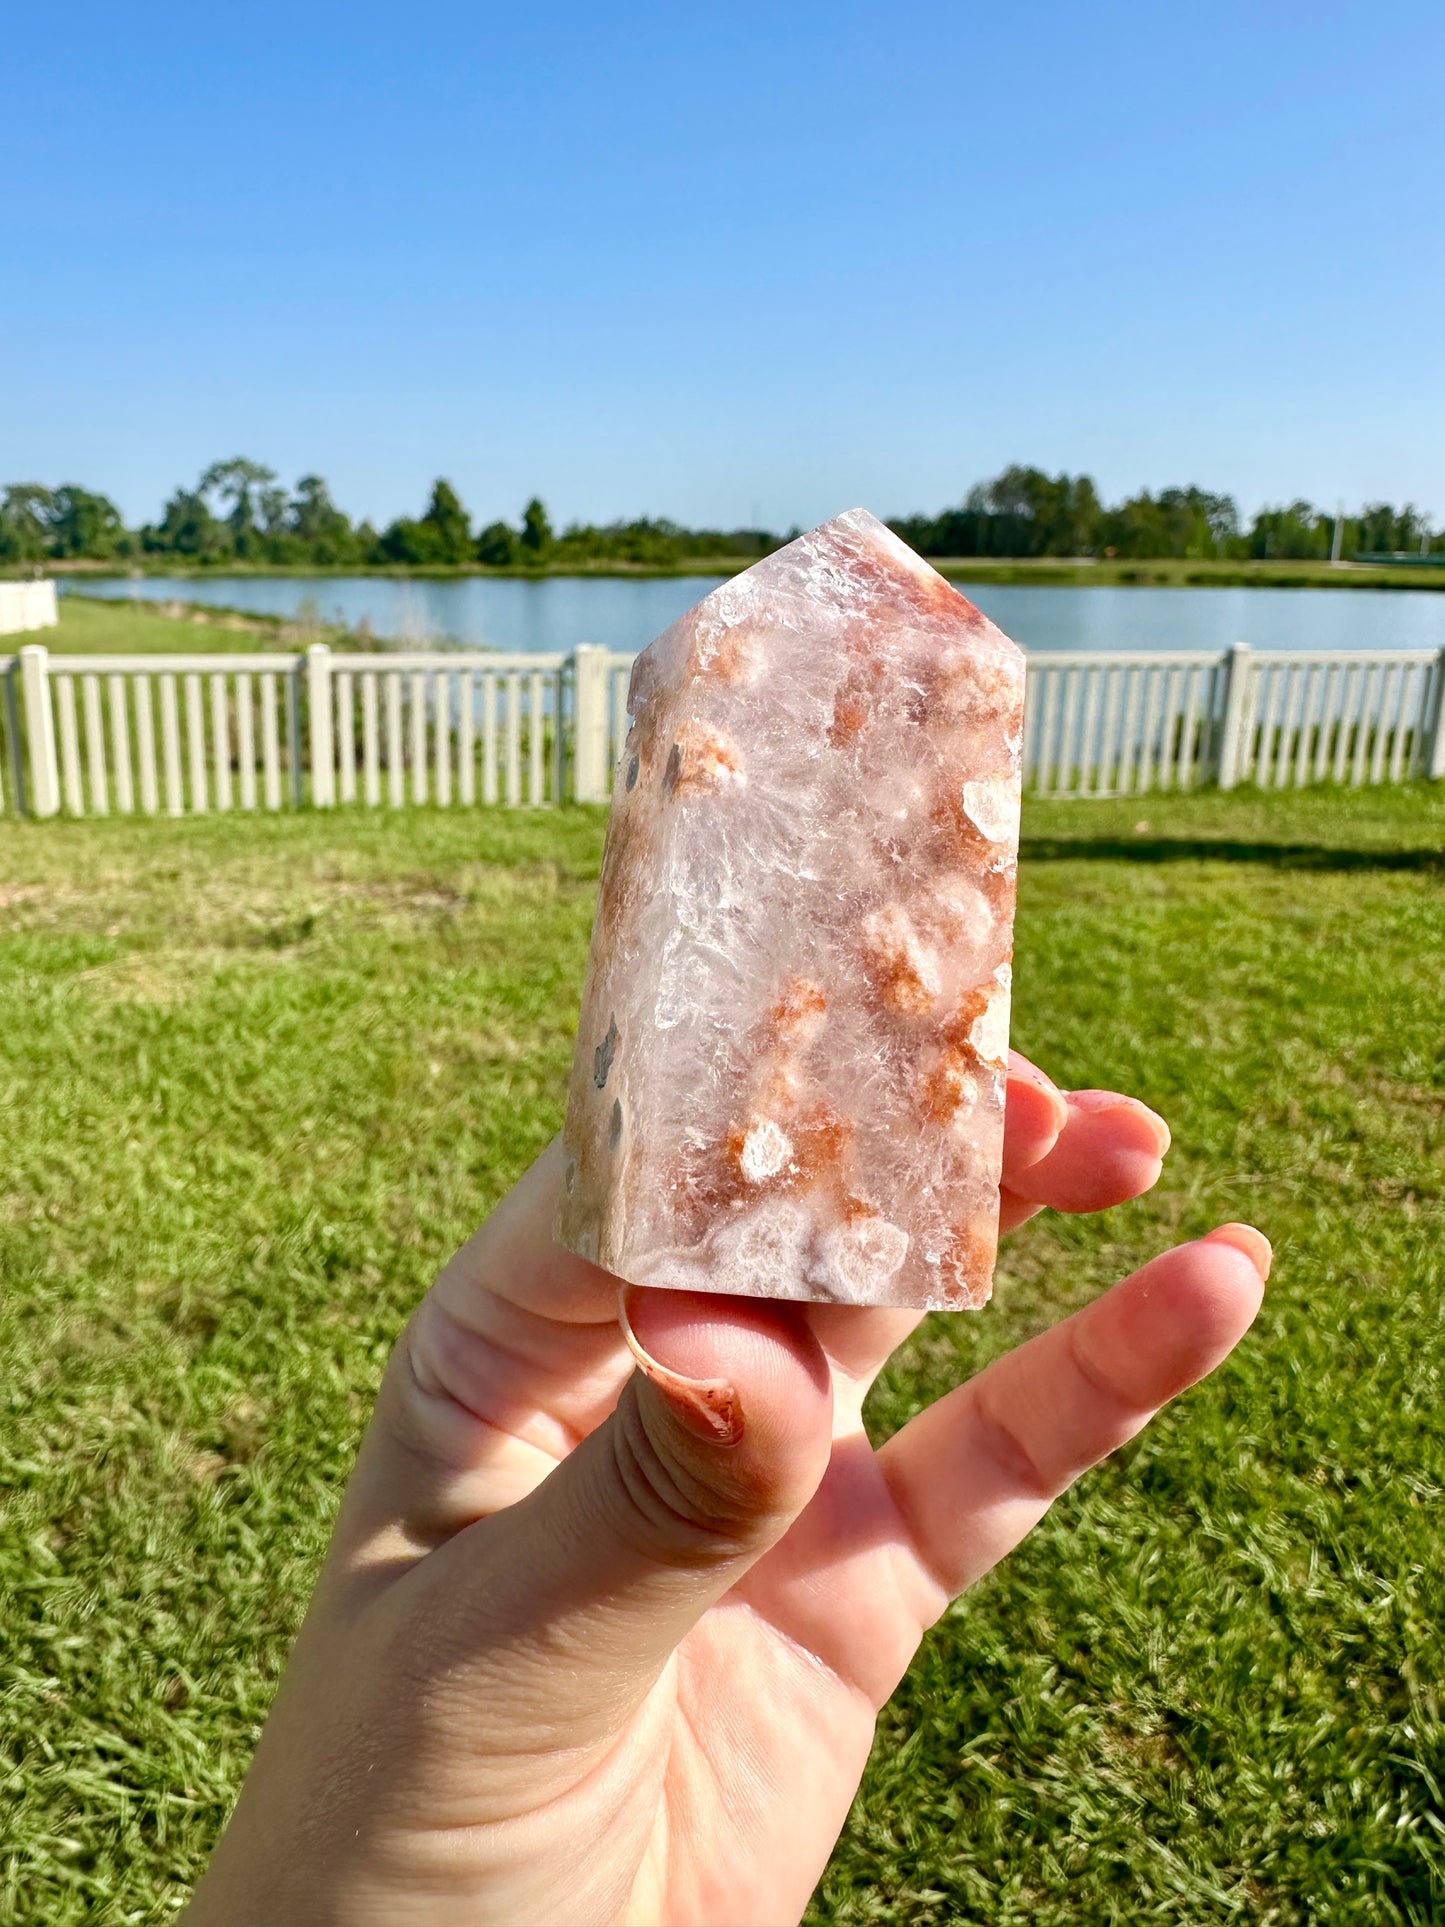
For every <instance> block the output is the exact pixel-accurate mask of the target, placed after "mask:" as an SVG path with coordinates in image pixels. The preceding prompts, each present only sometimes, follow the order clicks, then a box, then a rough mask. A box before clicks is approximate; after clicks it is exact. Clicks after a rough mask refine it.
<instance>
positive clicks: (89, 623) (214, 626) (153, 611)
mask: <svg viewBox="0 0 1445 1927" xmlns="http://www.w3.org/2000/svg"><path fill="white" fill-rule="evenodd" d="M165 608H170V609H171V610H172V611H173V612H174V613H172V614H169V615H166V614H162V610H163V609H165ZM59 610H60V621H59V623H58V624H57V625H56V627H55V628H53V629H37V630H36V631H34V633H33V634H29V635H20V636H4V637H0V653H3V652H4V651H5V650H14V649H18V648H19V647H20V645H21V644H22V643H26V642H40V643H43V644H44V645H45V647H46V648H47V649H51V650H53V651H55V653H56V654H57V655H67V656H89V655H102V654H105V655H110V654H117V655H126V656H165V655H173V654H176V653H178V652H179V653H187V654H214V655H220V654H221V653H223V652H224V653H226V654H231V653H233V652H235V651H237V650H239V651H240V652H241V653H243V654H254V653H255V652H256V651H258V650H270V649H279V650H281V651H283V652H285V651H294V650H297V649H304V648H305V647H306V644H307V643H308V642H337V641H341V640H344V641H345V643H346V645H347V646H348V647H350V648H355V647H356V646H357V644H356V640H355V638H354V637H347V636H345V634H344V631H341V630H339V629H336V628H335V627H332V626H328V625H326V624H312V625H310V626H309V627H308V626H305V625H302V624H299V623H283V622H279V621H273V620H272V619H271V618H270V617H268V616H243V615H237V614H234V613H232V612H229V611H226V610H207V609H202V608H199V607H192V606H190V605H184V606H183V605H182V604H180V603H172V604H164V603H162V604H156V603H145V602H136V603H130V602H102V601H100V600H98V599H92V598H90V597H86V596H83V595H80V596H74V595H67V596H61V598H60V604H59Z"/></svg>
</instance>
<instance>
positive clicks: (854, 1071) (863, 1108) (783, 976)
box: [558, 509, 1023, 1307]
mask: <svg viewBox="0 0 1445 1927" xmlns="http://www.w3.org/2000/svg"><path fill="white" fill-rule="evenodd" d="M630 709H631V713H632V717H633V723H632V728H631V732H630V734H629V736H628V739H627V745H626V749H625V751H624V754H623V756H622V760H621V764H620V766H619V769H618V774H617V784H616V793H615V796H614V800H613V806H612V820H611V824H610V826H609V829H608V835H607V852H606V857H605V859H604V863H603V872H602V890H601V897H600V901H599V903H598V909H597V921H596V926H595V928H594V930H593V934H592V954H591V959H590V962H589V966H588V973H587V985H586V990H585V993H584V996H583V1004H582V1020H581V1031H580V1035H579V1037H578V1044H577V1057H576V1064H575V1067H574V1070H573V1076H572V1088H571V1100H570V1105H569V1109H568V1115H567V1129H566V1145H567V1177H566V1186H567V1188H566V1196H565V1199H564V1202H563V1206H562V1211H561V1216H560V1220H559V1226H558V1233H559V1236H560V1238H561V1239H562V1241H563V1243H565V1244H567V1245H568V1246H570V1247H571V1248H572V1249H573V1250H575V1251H579V1252H581V1253H583V1255H584V1256H586V1257H589V1258H593V1259H595V1260H596V1261H597V1262H598V1263H600V1264H603V1265H605V1266H607V1267H608V1268H609V1269H610V1270H611V1271H614V1272H616V1273H617V1274H618V1275H619V1276H620V1277H622V1278H625V1279H628V1280H630V1281H631V1282H633V1283H635V1284H639V1285H665V1286H674V1287H681V1288H687V1289H691V1290H700V1291H726V1292H741V1293H745V1294H747V1295H750V1296H754V1297H767V1298H798V1299H815V1300H842V1301H845V1302H848V1303H853V1304H874V1305H877V1304H886V1305H913V1306H933V1307H936V1306H963V1305H977V1304H981V1303H982V1302H983V1300H984V1299H985V1298H987V1296H988V1292H989V1286H990V1281H991V1278H992V1272H993V1261H994V1253H995V1248H996V1244H997V1235H998V1184H999V1168H1000V1158H1001V1153H1002V1145H1003V1103H1004V1076H1005V1060H1006V1056H1007V1051H1008V1009H1009V983H1010V969H1009V965H1010V958H1011V956H1012V948H1013V909H1014V884H1015V876H1016V870H1017V856H1018V817H1019V769H1020V762H1019V758H1020V748H1021V740H1020V738H1021V730H1022V721H1023V658H1022V656H1021V655H1020V653H1019V651H1018V650H1017V649H1016V648H1015V647H1014V645H1013V644H1012V643H1011V642H1010V641H1009V640H1008V638H1007V637H1006V636H1004V635H1002V634H1001V633H1000V631H999V630H997V629H996V628H995V627H994V626H993V624H992V623H990V622H989V621H987V620H986V618H985V617H984V616H982V615H981V614H980V613H979V612H978V610H977V609H975V608H974V607H973V606H972V604H971V603H969V602H967V601H965V599H964V598H963V597H962V596H961V595H959V593H958V592H957V590H955V589H953V588H951V587H950V586H949V584H948V583H947V582H945V581H944V580H943V578H942V577H941V576H940V575H938V574H936V573H935V572H934V570H932V569H930V568H929V567H928V565H927V564H926V563H925V562H923V561H921V560H920V559H919V557H918V556H916V555H914V554H913V552H912V550H910V549H909V548H907V547H906V546H905V545H904V544H903V543H902V542H900V541H899V540H898V538H897V537H896V536H895V535H893V534H892V533H891V532H890V531H889V530H888V529H886V528H885V527H884V526H883V525H882V524H881V523H880V522H877V521H875V520H874V518H873V517H872V516H871V515H869V514H867V513H866V511H864V510H862V509H855V510H853V511H851V512H850V513H849V514H847V515H840V516H838V517H837V519H836V520H835V521H832V522H828V523H825V524H824V526H823V527H822V528H820V529H815V530H814V531H813V533H812V534H811V535H805V536H803V537H801V538H800V539H799V540H798V541H796V542H791V543H789V544H788V546H787V547H786V548H784V549H780V550H779V551H778V552H777V553H776V554H774V555H771V556H769V557H768V558H767V559H766V561H763V562H760V563H758V564H757V566H756V567H754V568H751V569H749V570H748V571H747V572H746V573H745V574H743V575H740V576H737V577H736V578H734V580H732V581H731V582H728V583H725V584H724V585H723V586H722V587H721V588H720V589H716V590H714V592H713V593H712V594H711V595H710V596H708V597H707V599H706V600H705V601H703V602H700V603H699V604H698V605H697V607H696V608H695V609H693V610H691V611H689V613H688V614H687V615H685V616H683V617H682V619H681V620H680V621H679V622H676V623H674V625H673V626H672V628H671V629H669V630H668V631H667V632H666V633H665V634H664V635H662V636H659V637H658V639H657V641H656V642H654V643H653V644H652V645H651V647H650V648H648V649H646V650H644V652H643V653H642V655H641V656H639V657H638V660H637V663H636V666H635V668H634V671H633V677H632V692H631V699H630Z"/></svg>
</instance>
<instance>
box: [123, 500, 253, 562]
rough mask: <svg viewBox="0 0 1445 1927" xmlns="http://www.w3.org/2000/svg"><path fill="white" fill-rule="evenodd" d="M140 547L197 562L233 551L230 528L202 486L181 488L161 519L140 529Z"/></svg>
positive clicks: (212, 560)
mask: <svg viewBox="0 0 1445 1927" xmlns="http://www.w3.org/2000/svg"><path fill="white" fill-rule="evenodd" d="M141 547H142V548H143V549H145V550H147V551H149V552H152V553H157V554H161V555H184V556H189V557H191V558H193V559H194V560H195V561H197V562H220V561H224V560H225V559H226V558H227V557H228V556H229V555H230V554H231V547H232V545H231V531H230V529H229V528H228V527H227V525H226V524H225V523H224V522H221V521H218V520H217V518H216V517H215V516H214V515H213V514H212V513H211V505H210V503H209V502H208V501H207V500H206V498H205V496H204V495H203V494H202V493H201V491H200V490H199V489H193V488H178V489H177V490H176V492H175V494H174V495H173V496H172V497H171V498H170V500H169V501H168V502H167V503H166V505H165V508H164V510H163V512H162V514H161V519H160V521H159V523H156V524H148V525H147V526H146V527H145V528H143V529H142V530H141Z"/></svg>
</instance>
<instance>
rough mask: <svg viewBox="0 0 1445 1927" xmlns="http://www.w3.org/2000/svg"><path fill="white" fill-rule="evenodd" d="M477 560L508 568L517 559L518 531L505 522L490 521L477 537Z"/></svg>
mask: <svg viewBox="0 0 1445 1927" xmlns="http://www.w3.org/2000/svg"><path fill="white" fill-rule="evenodd" d="M477 560H478V562H485V563H486V564H487V566H488V568H492V569H506V568H510V567H511V565H512V564H513V563H514V562H515V561H516V560H517V531H516V530H515V529H514V528H511V527H509V526H508V524H507V523H505V522H488V524H487V526H486V527H485V528H484V529H483V530H482V532H481V534H480V535H479V536H478V537H477Z"/></svg>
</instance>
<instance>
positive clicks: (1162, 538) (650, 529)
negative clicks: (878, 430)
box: [0, 456, 1445, 569]
mask: <svg viewBox="0 0 1445 1927" xmlns="http://www.w3.org/2000/svg"><path fill="white" fill-rule="evenodd" d="M890 526H891V527H892V528H894V529H896V530H897V532H898V533H899V534H900V535H901V536H902V537H903V539H904V540H905V541H906V542H908V543H909V544H911V546H912V547H913V548H915V549H917V550H918V551H919V553H920V554H922V555H927V556H933V557H944V556H957V557H963V558H967V557H997V558H999V559H1005V558H1009V557H1029V556H1104V557H1115V556H1117V557H1138V558H1163V557H1180V558H1201V559H1207V558H1214V559H1221V560H1227V559H1231V558H1233V559H1239V560H1246V559H1261V560H1263V559H1278V560H1290V561H1325V560H1328V559H1329V558H1330V556H1331V555H1339V556H1342V557H1345V558H1353V557H1355V556H1359V555H1391V554H1396V555H1398V554H1404V553H1409V554H1421V553H1434V554H1440V553H1445V530H1440V531H1434V530H1432V529H1431V527H1430V525H1429V522H1428V520H1427V518H1426V517H1425V516H1424V515H1422V514H1421V512H1420V511H1419V510H1418V509H1416V508H1414V507H1413V506H1411V505H1410V504H1406V505H1405V507H1403V508H1396V507H1394V506H1392V505H1391V504H1390V503H1387V502H1375V503H1369V504H1367V505H1366V506H1365V507H1364V508H1362V509H1360V510H1359V511H1358V512H1357V513H1355V514H1352V515H1347V516H1336V515H1335V514H1331V513H1330V512H1328V511H1326V510H1322V509H1319V508H1316V507H1315V506H1314V505H1313V504H1312V503H1310V502H1306V501H1295V502H1290V503H1287V504H1285V505H1283V506H1277V507H1266V508H1262V509H1261V510H1260V511H1259V512H1258V514H1257V515H1255V516H1254V518H1253V520H1252V521H1251V522H1250V523H1249V524H1248V525H1247V526H1246V524H1245V523H1244V521H1243V519H1242V518H1241V516H1240V512H1239V508H1238V505H1237V504H1236V502H1235V500H1234V498H1233V496H1231V495H1215V494H1211V493H1210V492H1209V491H1208V490H1205V489H1200V488H1195V487H1189V488H1165V489H1160V490H1159V492H1158V493H1157V494H1151V493H1149V491H1148V490H1143V491H1141V492H1140V493H1138V494H1137V495H1132V496H1130V497H1128V498H1127V499H1126V500H1124V501H1122V502H1119V503H1116V504H1114V505H1112V506H1110V505H1108V504H1106V503H1104V502H1102V501H1101V500H1100V498H1099V493H1098V490H1097V488H1096V487H1095V485H1094V483H1093V481H1092V480H1091V478H1090V477H1089V476H1087V475H1063V474H1061V475H1048V474H1046V473H1045V472H1044V471H1043V470H1042V469H1038V468H1024V467H1018V466H1014V467H1010V468H1006V469H1005V470H1004V471H1003V473H1002V474H1001V475H998V476H996V477H995V478H994V479H993V480H992V481H989V482H981V483H979V484H978V486H977V487H975V488H973V489H971V490H970V491H969V493H968V495H967V497H966V498H965V499H964V501H963V503H962V504H961V505H960V506H959V507H957V508H951V509H944V510H943V511H942V513H941V514H938V515H931V516H930V515H909V516H902V517H900V518H898V519H897V520H895V521H893V522H892V523H891V524H890ZM796 533H797V530H796V529H794V530H791V531H789V533H788V534H787V535H778V534H774V533H772V532H771V531H769V530H766V529H689V528H684V527H682V526H681V525H680V524H678V523H676V522H669V521H666V520H660V519H659V520H652V519H649V518H642V519H639V520H635V521H631V522H611V523H607V524H605V525H600V526H599V525H597V524H594V523H582V522H573V523H571V524H569V525H568V526H567V527H566V528H564V529H562V530H560V531H557V530H554V529H553V527H552V523H551V519H550V517H549V516H548V514H547V510H546V507H545V506H544V504H543V503H542V502H541V501H540V500H538V499H537V498H535V497H534V498H533V499H532V500H531V501H530V502H528V504H527V506H526V507H525V508H524V509H523V511H522V514H521V517H520V519H519V521H518V523H517V524H516V526H515V527H514V526H513V525H512V524H511V523H509V522H502V521H499V522H491V523H488V524H487V525H486V526H485V527H482V528H476V527H474V526H473V524H472V519H471V517H470V515H469V514H468V512H467V510H466V508H465V507H464V506H463V504H462V502H461V500H460V498H459V497H458V495H457V492H456V490H455V489H454V488H453V487H452V485H451V483H450V482H447V481H443V480H438V481H437V482H436V483H435V484H434V485H433V487H432V491H431V496H430V499H429V500H428V502H427V505H426V508H425V509H424V510H423V511H422V513H421V514H420V515H419V516H416V517H414V518H413V517H408V516H400V517H398V518H397V519H396V520H395V521H394V522H391V523H389V524H388V525H387V526H386V527H385V528H383V529H379V530H378V529H376V528H375V527H373V525H372V524H371V523H370V522H369V521H361V522H353V521H352V520H351V518H350V517H349V516H348V515H347V514H346V512H345V511H344V510H343V509H341V508H338V506H337V505H336V503H335V502H334V501H333V500H332V497H331V491H330V489H329V488H328V486H327V484H326V483H325V481H323V479H322V478H321V477H320V476H319V475H303V476H302V477H301V478H300V480H299V481H298V482H297V483H296V485H295V487H294V488H292V489H289V490H288V489H286V488H284V487H282V486H281V485H280V483H279V482H278V478H277V476H276V474H275V472H274V470H272V469H269V468H265V467H263V466H262V465H261V464H260V463H259V462H252V461H248V460H246V459H244V458H243V457H239V456H238V457H236V458H234V459H233V460H231V461H226V462H214V463H212V465H211V466H210V467H209V468H208V469H207V470H206V471H205V473H204V474H202V475H201V476H200V478H199V479H198V480H197V482H196V483H195V485H194V487H191V488H178V489H177V490H176V492H175V493H174V495H172V496H171V498H170V500H169V501H168V502H167V503H166V504H165V507H164V509H163V510H162V513H161V516H160V519H159V521H157V522H148V523H146V524H144V526H142V527H140V528H137V529H131V528H127V527H126V525H125V522H124V520H123V518H122V516H121V513H120V511H119V509H118V508H117V507H116V505H115V504H114V502H112V501H110V500H109V498H108V497H106V496H104V495H99V494H96V493H95V492H94V491H92V490H90V489H85V488H81V487H80V486H79V485H77V484H75V483H65V484H63V485H62V486H61V487H59V488H47V487H44V486H42V485H41V484H39V483H35V482H24V483H21V482H17V483H12V484H11V485H10V486H9V487H7V488H6V489H5V490H4V492H3V495H0V564H7V563H8V564H15V563H31V564H34V563H44V562H46V561H51V560H54V561H69V560H90V561H97V562H109V561H117V562H120V561H138V560H144V559H146V558H155V559H157V560H160V559H163V558H171V559H173V560H174V561H175V562H176V563H184V564H186V565H188V566H189V565H194V564H202V565H212V566H222V567H223V566H225V565H227V564H235V563H243V564H250V565H253V566H254V565H260V566H268V565H269V566H271V567H286V566H304V567H318V568H346V567H365V568H378V567H380V568H385V567H406V568H459V567H466V566H470V565H474V564H482V565H484V566H488V567H492V568H517V567H521V568H528V567H532V568H542V567H550V568H554V569H555V568H566V567H567V566H568V565H570V564H577V565H584V564H588V563H598V562H604V563H605V562H621V563H633V564H642V565H646V564H651V565H653V566H655V567H671V566H676V565H678V564H679V563H687V562H689V561H691V560H699V561H700V560H703V559H705V558H708V557H734V556H737V557H742V558H744V559H746V560H754V559H756V558H757V557H758V556H761V555H766V554H768V553H770V552H771V551H772V550H773V549H775V548H777V547H779V546H780V545H781V544H782V543H783V542H785V541H788V540H789V539H790V537H791V536H792V535H795V534H796Z"/></svg>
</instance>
